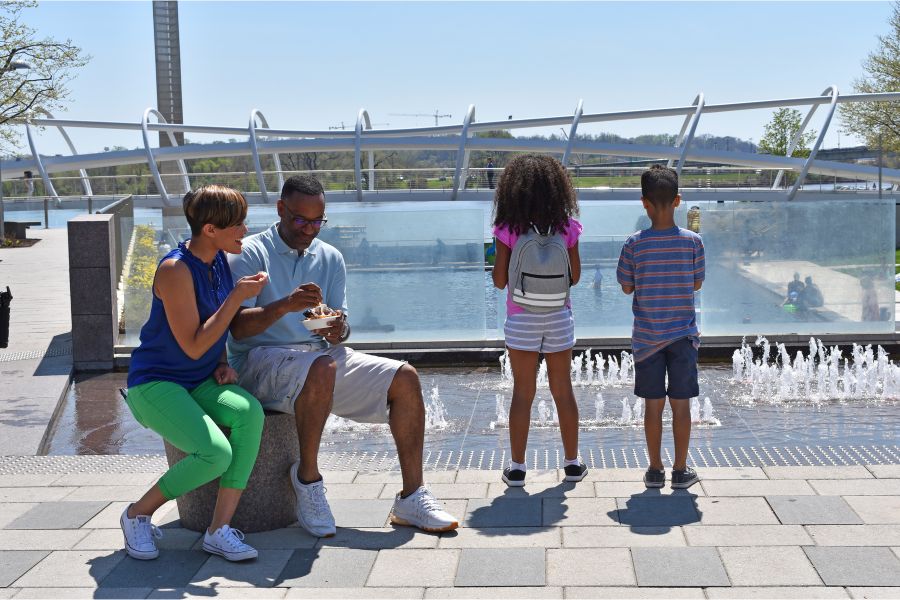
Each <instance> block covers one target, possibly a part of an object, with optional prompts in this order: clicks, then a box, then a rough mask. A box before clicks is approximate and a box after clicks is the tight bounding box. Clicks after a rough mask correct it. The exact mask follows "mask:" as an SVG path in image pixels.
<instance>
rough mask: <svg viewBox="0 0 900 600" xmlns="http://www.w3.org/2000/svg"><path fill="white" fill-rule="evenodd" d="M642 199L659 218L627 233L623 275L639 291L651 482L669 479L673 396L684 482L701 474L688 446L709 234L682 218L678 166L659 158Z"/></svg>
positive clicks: (636, 337) (635, 342) (645, 178)
mask: <svg viewBox="0 0 900 600" xmlns="http://www.w3.org/2000/svg"><path fill="white" fill-rule="evenodd" d="M641 202H643V203H644V210H646V211H647V216H648V217H650V222H651V223H652V226H651V227H650V229H645V230H643V231H639V232H637V233H635V234H633V235H631V236H630V237H629V238H628V239H627V240H625V245H624V246H623V247H622V253H621V255H620V256H619V266H618V269H617V271H616V277H617V279H618V281H619V284H620V285H621V286H622V291H623V292H625V293H626V294H631V293H634V300H633V302H632V305H631V306H632V311H633V312H634V327H633V328H632V333H631V346H632V350H633V351H634V360H635V367H634V368H635V378H634V394H635V395H636V396H638V397H640V398H644V400H645V406H646V408H645V411H644V432H645V434H646V437H647V451H648V453H649V455H650V468H649V469H647V472H646V473H645V474H644V485H646V486H647V487H648V488H661V487H663V486H664V485H665V481H666V474H665V470H664V468H663V463H662V457H661V456H660V445H661V443H662V413H663V409H664V408H665V403H666V396H668V398H669V405H670V406H671V407H672V433H673V436H674V438H675V460H674V462H673V463H672V480H671V481H672V487H673V488H676V489H684V488H688V487H690V486H692V485H694V484H695V483H697V482H698V481H699V480H700V478H699V477H698V476H697V473H696V472H695V471H694V470H693V469H692V468H691V467H689V466H687V453H688V444H689V442H690V439H691V411H690V399H691V398H694V397H696V396H699V395H700V389H699V385H698V383H697V348H698V346H699V345H700V332H699V331H698V329H697V315H696V312H695V311H694V292H695V291H697V290H699V289H700V286H702V285H703V278H704V275H705V262H704V254H703V241H702V240H701V239H700V236H699V235H697V234H696V233H694V232H692V231H688V230H687V229H682V228H680V227H678V226H677V225H675V208H676V207H677V206H678V205H679V204H680V203H681V195H679V193H678V175H677V174H676V173H675V171H674V170H673V169H670V168H668V167H664V166H662V165H653V166H652V167H651V168H650V169H648V170H646V171H644V173H643V174H642V175H641ZM667 374H668V387H667V386H666V375H667Z"/></svg>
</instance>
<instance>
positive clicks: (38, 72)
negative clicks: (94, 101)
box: [0, 0, 90, 147]
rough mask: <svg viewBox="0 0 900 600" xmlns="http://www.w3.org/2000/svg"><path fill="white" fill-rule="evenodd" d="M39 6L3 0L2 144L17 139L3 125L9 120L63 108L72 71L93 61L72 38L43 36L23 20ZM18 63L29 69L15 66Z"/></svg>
mask: <svg viewBox="0 0 900 600" xmlns="http://www.w3.org/2000/svg"><path fill="white" fill-rule="evenodd" d="M36 5H37V2H35V1H33V0H29V1H23V2H19V1H7V0H3V1H0V147H4V146H11V145H13V144H15V142H16V141H17V139H18V134H16V132H15V131H13V130H12V129H10V128H9V127H4V125H6V124H7V123H8V122H9V121H11V120H14V119H21V118H24V117H27V116H28V115H30V114H33V113H41V112H43V111H52V110H54V109H57V108H60V107H61V106H62V105H63V101H64V100H65V98H66V96H67V95H68V92H69V91H68V89H67V88H66V84H67V83H68V82H69V81H70V80H71V79H72V77H73V71H74V70H76V69H78V68H80V67H83V66H84V65H85V64H87V62H88V60H90V56H87V55H84V54H82V53H81V49H80V48H78V47H77V46H75V45H73V44H72V41H71V40H65V41H64V42H60V41H56V40H54V39H52V38H43V39H40V38H38V37H37V33H36V31H35V30H34V29H32V28H31V27H28V26H27V25H25V24H24V23H23V22H22V20H21V17H22V12H23V11H24V10H25V9H26V8H33V7H35V6H36ZM16 63H25V64H26V65H27V66H28V68H15V67H16Z"/></svg>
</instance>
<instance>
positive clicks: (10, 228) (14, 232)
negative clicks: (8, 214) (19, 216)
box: [3, 221, 41, 240]
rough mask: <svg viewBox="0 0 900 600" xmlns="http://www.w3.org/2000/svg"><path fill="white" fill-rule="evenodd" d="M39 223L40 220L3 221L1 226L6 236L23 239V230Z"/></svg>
mask: <svg viewBox="0 0 900 600" xmlns="http://www.w3.org/2000/svg"><path fill="white" fill-rule="evenodd" d="M40 224H41V222H40V221H4V223H3V228H4V232H5V234H6V237H8V238H13V239H16V240H24V239H25V230H26V229H28V228H29V227H34V226H36V225H40Z"/></svg>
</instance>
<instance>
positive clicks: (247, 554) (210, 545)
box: [203, 525, 259, 561]
mask: <svg viewBox="0 0 900 600" xmlns="http://www.w3.org/2000/svg"><path fill="white" fill-rule="evenodd" d="M203 549H204V550H206V551H207V552H209V553H210V554H218V555H219V556H221V557H222V558H224V559H225V560H230V561H238V560H248V559H250V558H256V557H257V555H258V554H259V553H258V552H257V551H256V548H254V547H253V546H250V545H249V544H245V543H244V534H243V532H242V531H240V530H239V529H232V528H231V527H229V526H228V525H222V526H221V527H219V528H218V529H216V530H215V531H214V532H213V533H210V532H209V531H207V532H206V533H204V534H203Z"/></svg>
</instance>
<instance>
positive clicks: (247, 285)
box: [233, 271, 269, 302]
mask: <svg viewBox="0 0 900 600" xmlns="http://www.w3.org/2000/svg"><path fill="white" fill-rule="evenodd" d="M267 283H269V274H268V273H265V272H263V271H260V272H259V273H257V274H256V275H247V276H246V277H241V278H240V279H238V280H237V283H235V284H234V292H233V293H235V294H237V296H238V297H239V298H240V299H241V302H243V301H244V300H247V299H249V298H254V297H256V296H258V295H259V293H260V292H261V291H262V289H263V288H264V287H265V286H266V284H267Z"/></svg>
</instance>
